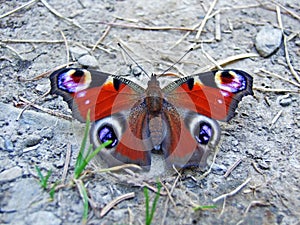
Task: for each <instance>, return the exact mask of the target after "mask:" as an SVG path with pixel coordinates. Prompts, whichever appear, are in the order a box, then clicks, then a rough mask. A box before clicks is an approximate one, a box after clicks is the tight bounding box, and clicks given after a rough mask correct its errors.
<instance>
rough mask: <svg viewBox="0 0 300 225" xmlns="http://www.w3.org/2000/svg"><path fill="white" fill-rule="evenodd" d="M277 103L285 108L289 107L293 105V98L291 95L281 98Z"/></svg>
mask: <svg viewBox="0 0 300 225" xmlns="http://www.w3.org/2000/svg"><path fill="white" fill-rule="evenodd" d="M277 102H278V103H279V104H280V105H281V106H283V107H286V106H289V105H290V104H292V96H291V95H289V94H287V95H283V96H279V97H278V98H277Z"/></svg>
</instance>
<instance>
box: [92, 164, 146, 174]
mask: <svg viewBox="0 0 300 225" xmlns="http://www.w3.org/2000/svg"><path fill="white" fill-rule="evenodd" d="M128 168H132V169H138V170H142V168H141V167H140V166H138V165H136V164H123V165H120V166H114V167H110V168H105V169H96V170H94V171H92V173H106V172H111V171H119V170H124V169H128Z"/></svg>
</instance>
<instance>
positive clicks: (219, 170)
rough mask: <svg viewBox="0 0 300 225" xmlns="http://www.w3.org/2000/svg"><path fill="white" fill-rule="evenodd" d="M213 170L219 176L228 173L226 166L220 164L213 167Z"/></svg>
mask: <svg viewBox="0 0 300 225" xmlns="http://www.w3.org/2000/svg"><path fill="white" fill-rule="evenodd" d="M211 169H212V173H214V174H218V175H224V174H225V173H226V171H227V168H226V166H224V165H219V164H216V163H214V164H213V165H212V168H211Z"/></svg>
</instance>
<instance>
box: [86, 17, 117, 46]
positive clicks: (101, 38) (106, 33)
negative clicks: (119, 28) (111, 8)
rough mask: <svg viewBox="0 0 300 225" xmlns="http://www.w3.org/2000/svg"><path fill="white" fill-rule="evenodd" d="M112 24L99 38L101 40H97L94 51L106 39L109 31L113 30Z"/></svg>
mask: <svg viewBox="0 0 300 225" xmlns="http://www.w3.org/2000/svg"><path fill="white" fill-rule="evenodd" d="M115 20H116V19H114V20H113V22H114V21H115ZM111 27H112V26H111V25H108V26H107V28H106V29H105V31H104V33H103V34H102V36H101V37H100V38H99V40H98V41H97V42H96V44H95V45H94V46H93V48H92V51H94V50H95V49H96V48H97V46H98V45H99V44H100V43H102V41H103V40H104V38H105V37H106V36H107V35H108V33H109V31H110V30H111Z"/></svg>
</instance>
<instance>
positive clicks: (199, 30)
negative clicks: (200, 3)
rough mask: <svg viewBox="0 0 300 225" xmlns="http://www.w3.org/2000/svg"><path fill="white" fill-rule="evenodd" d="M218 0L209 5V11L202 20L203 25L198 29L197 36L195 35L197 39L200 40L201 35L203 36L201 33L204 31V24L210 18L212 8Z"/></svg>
mask: <svg viewBox="0 0 300 225" xmlns="http://www.w3.org/2000/svg"><path fill="white" fill-rule="evenodd" d="M217 1H218V0H214V1H213V2H212V3H211V5H210V7H209V9H208V11H207V13H206V15H205V17H204V19H203V20H202V22H201V25H200V27H199V29H198V31H197V34H196V37H195V39H196V41H198V40H199V38H200V36H201V33H202V31H203V28H204V26H205V24H206V22H207V20H208V19H209V17H210V14H211V12H212V10H213V9H214V7H215V5H216V4H217Z"/></svg>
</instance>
